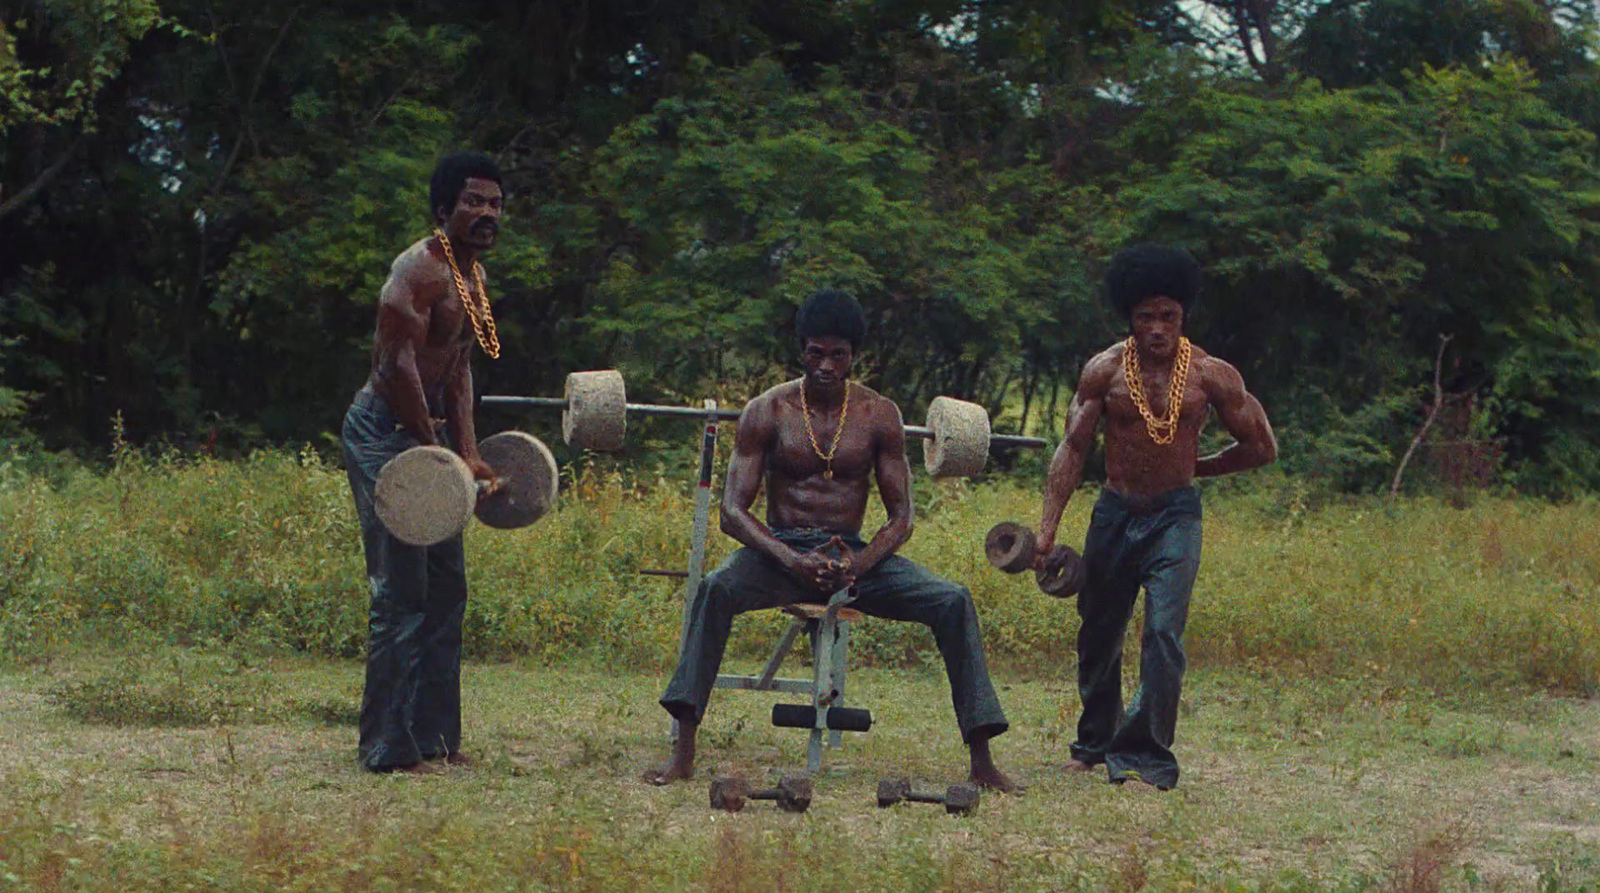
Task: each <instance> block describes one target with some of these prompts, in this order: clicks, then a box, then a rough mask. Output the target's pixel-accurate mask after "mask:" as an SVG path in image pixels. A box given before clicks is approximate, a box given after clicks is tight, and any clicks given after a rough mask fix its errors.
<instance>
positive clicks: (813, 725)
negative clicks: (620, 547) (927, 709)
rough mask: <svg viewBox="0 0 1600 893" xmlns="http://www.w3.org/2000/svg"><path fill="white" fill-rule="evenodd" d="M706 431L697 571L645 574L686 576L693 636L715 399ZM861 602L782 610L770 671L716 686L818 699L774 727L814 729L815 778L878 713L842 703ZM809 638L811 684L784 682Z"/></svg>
mask: <svg viewBox="0 0 1600 893" xmlns="http://www.w3.org/2000/svg"><path fill="white" fill-rule="evenodd" d="M704 408H705V415H704V416H703V418H704V421H705V426H704V432H703V434H702V437H701V441H700V476H699V484H698V487H697V489H696V491H695V511H694V528H693V531H692V533H691V537H690V552H689V568H688V570H687V571H643V573H647V574H656V575H663V576H674V577H677V576H681V577H684V578H685V579H684V592H683V626H682V633H681V634H680V637H679V646H678V647H679V649H680V651H681V649H682V647H683V646H682V642H683V637H684V636H687V635H688V632H689V608H690V606H691V605H692V604H693V603H694V596H695V593H696V592H697V591H698V590H699V588H700V580H701V578H702V577H703V576H704V571H705V557H706V538H707V535H708V533H709V530H710V525H711V472H712V464H713V463H714V462H715V461H716V455H717V423H718V422H719V421H726V419H723V418H722V414H721V413H719V412H718V411H717V403H716V401H715V400H706V401H705V403H704ZM854 598H855V593H854V591H853V590H850V589H841V590H840V591H838V592H836V593H834V594H833V596H832V597H831V598H830V599H828V603H827V604H826V605H817V604H807V603H797V604H792V605H786V606H784V607H782V608H777V609H776V610H779V611H782V612H784V613H785V614H788V615H789V617H790V621H789V628H788V629H787V630H785V631H784V633H783V636H782V638H780V639H779V640H778V644H777V646H776V647H775V648H774V649H773V652H772V656H771V657H769V658H768V659H767V663H766V666H765V667H764V668H763V669H762V671H761V673H760V675H757V676H740V675H735V674H727V673H722V674H718V675H717V682H716V685H715V688H733V689H746V690H749V691H781V692H792V693H797V694H810V695H811V704H810V705H809V706H807V705H803V704H774V705H773V707H772V723H773V725H777V726H784V727H789V728H804V729H810V730H811V731H810V741H809V746H808V748H807V751H806V771H807V772H809V773H812V774H815V773H816V772H817V771H818V770H819V769H821V767H822V750H823V748H824V747H828V748H835V747H838V746H839V745H840V743H841V735H840V733H841V732H864V731H867V729H868V728H870V727H871V725H872V715H871V714H870V713H868V712H867V711H866V710H860V709H853V708H848V707H844V706H842V703H843V699H844V687H845V675H846V667H847V664H848V658H849V650H850V625H851V624H852V623H855V622H858V621H860V620H861V619H862V616H863V615H862V613H861V612H860V611H858V610H856V609H855V608H850V607H847V606H846V605H847V603H848V602H850V601H852V600H853V599H854ZM801 633H805V635H806V638H807V640H808V641H809V643H810V645H811V657H812V668H811V678H810V679H798V678H787V679H784V678H779V677H778V670H779V668H780V667H782V665H783V659H784V658H785V657H786V656H787V655H788V654H789V652H790V650H792V649H793V648H794V644H795V641H796V640H798V639H799V638H800V634H801ZM671 735H672V737H673V739H676V738H677V737H678V721H677V720H673V721H672V724H671Z"/></svg>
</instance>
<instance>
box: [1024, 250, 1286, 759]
mask: <svg viewBox="0 0 1600 893" xmlns="http://www.w3.org/2000/svg"><path fill="white" fill-rule="evenodd" d="M1199 290H1200V266H1199V264H1197V263H1196V262H1195V259H1194V258H1193V257H1191V256H1190V255H1189V253H1188V252H1187V251H1184V250H1183V249H1181V248H1170V247H1167V246H1162V245H1139V246H1136V247H1133V248H1129V249H1126V250H1124V251H1122V252H1120V253H1119V254H1118V255H1117V256H1116V257H1115V258H1114V259H1113V260H1112V262H1111V267H1110V269H1109V271H1108V272H1107V273H1106V297H1107V299H1108V301H1109V302H1110V304H1111V306H1112V308H1113V309H1114V310H1116V311H1117V313H1118V315H1120V316H1122V317H1123V318H1124V319H1126V320H1127V321H1128V324H1129V328H1130V330H1131V332H1132V334H1131V335H1130V336H1129V337H1128V338H1127V339H1126V340H1125V341H1120V342H1118V343H1116V344H1113V345H1112V346H1111V347H1109V348H1107V349H1106V350H1105V351H1103V352H1101V353H1100V354H1098V355H1096V356H1094V357H1093V358H1091V359H1090V360H1089V362H1088V363H1087V364H1086V365H1085V366H1084V369H1083V376H1082V378H1081V380H1080V381H1079V383H1078V390H1077V393H1075V394H1073V396H1072V406H1071V408H1070V409H1069V410H1068V413H1067V423H1066V436H1065V437H1064V438H1063V439H1062V441H1061V444H1060V446H1059V447H1057V449H1056V453H1055V457H1054V458H1053V459H1052V460H1051V462H1050V471H1049V475H1048V477H1047V478H1046V482H1045V491H1044V505H1043V509H1042V513H1041V515H1042V516H1041V518H1040V521H1039V537H1038V546H1039V553H1038V556H1037V566H1038V567H1040V568H1045V567H1049V566H1050V562H1051V555H1050V553H1051V551H1052V550H1053V548H1054V547H1055V540H1056V528H1057V527H1059V526H1060V524H1061V514H1062V512H1063V511H1064V510H1065V509H1066V506H1067V500H1068V499H1070V498H1071V497H1072V494H1073V491H1075V490H1077V489H1078V485H1079V484H1080V483H1081V482H1082V481H1083V464H1084V460H1085V459H1087V458H1088V455H1089V452H1090V450H1091V449H1093V447H1094V440H1095V429H1096V428H1097V427H1098V426H1099V424H1100V422H1101V420H1102V419H1103V420H1104V421H1105V450H1106V452H1105V463H1106V482H1105V486H1104V488H1103V489H1102V490H1101V491H1100V498H1099V500H1098V501H1097V502H1096V503H1095V506H1094V512H1093V514H1092V516H1091V517H1090V520H1089V531H1088V535H1087V537H1086V538H1085V540H1084V546H1083V560H1084V571H1085V576H1084V585H1083V589H1082V591H1081V592H1079V593H1078V614H1079V616H1080V617H1081V618H1082V619H1083V622H1082V625H1081V626H1080V627H1079V628H1078V693H1079V696H1080V697H1081V698H1082V702H1083V712H1082V714H1081V716H1080V717H1079V719H1078V738H1077V740H1076V741H1075V742H1073V744H1072V760H1071V762H1069V763H1068V764H1067V768H1068V769H1070V770H1074V771H1090V770H1093V769H1095V767H1097V766H1100V765H1101V764H1104V765H1105V767H1106V772H1107V774H1108V776H1109V779H1110V781H1111V782H1112V783H1114V784H1121V783H1123V782H1127V781H1141V782H1144V783H1146V784H1149V785H1151V786H1153V787H1156V788H1158V789H1161V790H1169V789H1171V788H1172V787H1173V786H1175V785H1177V783H1178V761H1177V758H1176V757H1175V756H1173V753H1172V749H1171V748H1172V742H1173V738H1174V734H1175V732H1176V730H1177V722H1178V693H1179V690H1180V687H1181V685H1182V683H1183V672H1184V666H1185V658H1184V653H1183V628H1184V624H1185V623H1186V622H1187V620H1188V617H1189V596H1190V593H1191V591H1192V589H1193V588H1194V581H1195V576H1196V574H1197V573H1198V572H1199V570H1200V492H1199V491H1198V490H1196V489H1195V487H1194V479H1195V478H1197V477H1214V476H1216V475H1223V474H1231V473H1233V472H1237V471H1245V470H1248V469H1251V468H1256V467H1259V466H1262V465H1266V464H1267V463H1269V462H1272V461H1273V460H1274V459H1276V458H1277V455H1278V443H1277V440H1276V439H1275V438H1274V437H1273V434H1272V425H1271V424H1270V423H1268V421H1267V414H1266V412H1265V410H1263V409H1262V408H1261V404H1260V402H1258V401H1257V400H1256V398H1255V397H1254V396H1252V395H1251V394H1250V392H1249V391H1248V390H1246V389H1245V386H1244V379H1243V378H1241V377H1240V376H1239V371H1238V370H1237V369H1235V368H1234V367H1233V366H1231V365H1229V364H1228V363H1226V362H1224V361H1222V360H1219V359H1217V358H1216V357H1213V356H1211V355H1209V354H1207V353H1206V352H1205V351H1203V350H1201V349H1200V348H1198V347H1195V346H1193V345H1192V344H1190V342H1189V339H1187V338H1185V337H1184V336H1183V324H1184V322H1185V319H1186V317H1187V314H1188V311H1189V310H1190V309H1191V308H1192V307H1193V305H1194V302H1195V299H1196V297H1197V296H1198V294H1199ZM1213 411H1214V412H1215V413H1216V415H1217V418H1218V419H1219V420H1220V421H1221V422H1222V426H1223V427H1224V428H1226V429H1227V431H1228V433H1229V434H1231V435H1233V438H1234V442H1233V443H1232V444H1230V445H1229V446H1228V447H1226V448H1225V449H1223V450H1221V451H1219V452H1217V453H1214V454H1212V455H1209V456H1200V455H1199V448H1200V432H1201V429H1203V428H1204V427H1205V423H1206V420H1207V418H1209V416H1210V413H1211V412H1213ZM1140 587H1143V588H1144V590H1145V601H1144V616H1145V619H1144V632H1143V636H1142V638H1141V639H1140V652H1139V692H1138V694H1137V695H1136V696H1135V698H1134V709H1133V712H1131V713H1127V714H1124V712H1123V706H1122V641H1123V637H1124V634H1125V632H1126V630H1127V627H1128V620H1129V618H1131V617H1132V615H1133V606H1134V601H1135V600H1136V599H1137V598H1138V595H1139V589H1140Z"/></svg>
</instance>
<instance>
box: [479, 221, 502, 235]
mask: <svg viewBox="0 0 1600 893" xmlns="http://www.w3.org/2000/svg"><path fill="white" fill-rule="evenodd" d="M484 230H488V231H489V232H499V231H500V225H499V224H498V223H495V222H494V221H493V220H489V219H487V218H485V219H483V220H480V221H478V222H477V223H474V224H473V225H472V231H473V232H475V233H476V232H482V231H484Z"/></svg>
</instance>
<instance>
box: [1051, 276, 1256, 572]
mask: <svg viewBox="0 0 1600 893" xmlns="http://www.w3.org/2000/svg"><path fill="white" fill-rule="evenodd" d="M1132 323H1133V338H1134V342H1135V345H1136V349H1137V350H1138V351H1139V370H1140V373H1141V378H1142V379H1143V383H1144V393H1145V398H1146V400H1147V402H1148V404H1149V408H1150V412H1151V413H1152V414H1153V415H1154V416H1155V417H1156V418H1158V419H1160V418H1162V417H1163V416H1164V414H1165V413H1166V411H1167V399H1168V391H1169V389H1170V388H1171V383H1172V372H1173V361H1174V359H1175V358H1176V355H1177V351H1178V339H1179V337H1181V335H1182V334H1183V305H1181V304H1179V303H1178V302H1177V301H1174V300H1172V299H1171V298H1167V297H1162V296H1156V297H1151V298H1146V299H1145V300H1144V301H1142V302H1140V303H1139V304H1138V305H1136V306H1135V307H1134V310H1133V319H1132ZM1126 352H1127V347H1126V342H1118V343H1116V344H1113V345H1112V346H1110V347H1108V348H1106V349H1105V350H1103V351H1101V352H1100V353H1099V354H1097V355H1095V357H1094V358H1093V359H1091V360H1089V362H1088V364H1086V365H1085V366H1084V369H1083V375H1082V378H1081V379H1080V381H1079V382H1078V390H1077V393H1075V394H1074V395H1073V397H1072V405H1071V407H1070V408H1069V410H1068V414H1067V425H1066V436H1065V437H1064V438H1063V439H1062V441H1061V444H1060V446H1058V447H1057V448H1056V452H1055V456H1054V457H1053V458H1052V459H1051V461H1050V472H1049V475H1048V476H1047V478H1046V480H1045V496H1044V507H1043V510H1042V515H1041V518H1040V521H1039V537H1038V545H1039V552H1038V559H1037V561H1036V565H1037V566H1039V567H1043V566H1044V562H1045V557H1046V556H1048V555H1049V553H1050V550H1051V549H1053V548H1055V542H1056V529H1057V528H1058V527H1059V526H1060V525H1061V514H1062V512H1063V511H1065V509H1066V507H1067V501H1068V500H1069V499H1070V498H1071V497H1072V493H1073V491H1075V490H1077V489H1078V485H1079V484H1080V483H1082V482H1083V464H1084V460H1085V459H1087V458H1088V456H1089V451H1090V450H1091V449H1092V448H1093V447H1094V434H1095V428H1096V426H1097V425H1099V423H1100V422H1101V420H1102V419H1103V420H1104V421H1105V444H1106V486H1107V487H1109V488H1110V489H1111V490H1113V491H1114V492H1116V493H1119V494H1121V495H1123V496H1128V497H1132V498H1135V499H1137V498H1140V497H1150V496H1155V495H1157V494H1160V493H1165V492H1167V491H1168V490H1174V489H1177V488H1179V487H1187V486H1188V485H1189V484H1191V483H1193V481H1194V479H1195V478H1197V477H1216V476H1218V475H1224V474H1232V473H1234V472H1237V471H1247V470H1249V469H1252V468H1257V467H1260V466H1262V465H1266V464H1268V463H1270V462H1272V461H1273V460H1275V459H1276V458H1277V455H1278V442H1277V439H1276V438H1275V437H1274V435H1273V433H1272V425H1271V423H1269V422H1268V421H1267V414H1266V411H1265V410H1263V409H1262V408H1261V403H1260V402H1259V401H1258V400H1256V398H1255V397H1254V396H1253V395H1251V393H1250V392H1249V391H1248V390H1246V389H1245V385H1244V379H1243V378H1242V377H1241V376H1240V375H1239V370H1237V369H1235V368H1234V367H1233V366H1232V365H1230V364H1229V363H1227V362H1226V361H1223V360H1220V359H1218V358H1216V357H1213V356H1211V355H1210V354H1208V353H1206V352H1205V351H1204V350H1201V349H1200V348H1199V347H1198V346H1193V347H1192V354H1191V358H1190V370H1189V378H1188V382H1187V385H1186V387H1185V388H1184V393H1183V394H1182V396H1181V398H1180V399H1182V401H1183V409H1182V410H1181V413H1180V415H1179V417H1178V431H1177V434H1176V435H1175V436H1174V437H1173V440H1172V442H1171V443H1169V444H1165V445H1162V444H1158V443H1156V442H1155V441H1154V440H1152V439H1151V437H1150V434H1149V432H1148V430H1147V429H1146V426H1145V421H1144V417H1143V416H1141V415H1140V414H1139V409H1138V407H1137V406H1135V405H1134V402H1133V397H1132V395H1131V394H1130V392H1129V390H1128V385H1127V383H1126V382H1125V381H1124V379H1123V364H1124V362H1125V361H1126V357H1125V354H1126ZM1207 410H1215V411H1216V414H1217V418H1218V419H1220V420H1221V422H1222V425H1223V427H1224V428H1225V429H1227V431H1228V433H1229V434H1231V435H1233V438H1234V442H1233V443H1232V444H1230V445H1228V446H1227V447H1226V448H1225V449H1223V450H1221V451H1220V452H1217V453H1214V454H1212V455H1210V456H1200V455H1199V446H1200V432H1201V429H1203V428H1204V427H1205V423H1206V418H1207Z"/></svg>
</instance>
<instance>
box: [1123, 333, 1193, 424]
mask: <svg viewBox="0 0 1600 893" xmlns="http://www.w3.org/2000/svg"><path fill="white" fill-rule="evenodd" d="M1190 354H1191V349H1190V345H1189V339H1188V338H1182V337H1180V338H1179V339H1178V357H1177V360H1176V361H1175V362H1174V363H1173V364H1172V381H1171V387H1170V389H1169V390H1168V391H1167V413H1166V418H1164V419H1158V418H1156V417H1155V413H1153V412H1151V411H1150V403H1149V401H1147V400H1146V399H1145V396H1144V379H1142V378H1141V377H1140V376H1139V350H1138V345H1136V344H1135V343H1134V340H1133V336H1131V335H1130V336H1129V337H1128V346H1127V349H1126V350H1125V351H1123V354H1122V379H1123V381H1126V382H1127V383H1128V393H1129V394H1130V395H1131V396H1132V397H1133V405H1134V406H1136V407H1138V408H1139V415H1141V416H1144V428H1145V430H1146V431H1148V432H1150V439H1151V440H1153V441H1155V442H1156V443H1158V444H1162V445H1163V446H1164V445H1166V444H1169V443H1171V442H1172V439H1173V438H1174V437H1177V436H1178V416H1179V415H1180V414H1181V413H1182V412H1183V395H1184V391H1185V388H1187V387H1188V385H1189V357H1190ZM1162 432H1165V433H1162Z"/></svg>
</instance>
